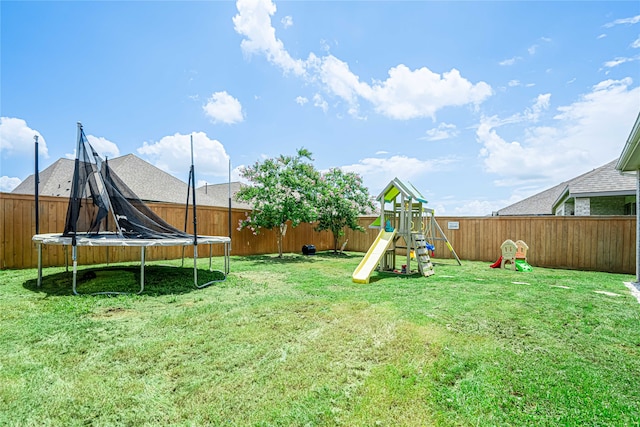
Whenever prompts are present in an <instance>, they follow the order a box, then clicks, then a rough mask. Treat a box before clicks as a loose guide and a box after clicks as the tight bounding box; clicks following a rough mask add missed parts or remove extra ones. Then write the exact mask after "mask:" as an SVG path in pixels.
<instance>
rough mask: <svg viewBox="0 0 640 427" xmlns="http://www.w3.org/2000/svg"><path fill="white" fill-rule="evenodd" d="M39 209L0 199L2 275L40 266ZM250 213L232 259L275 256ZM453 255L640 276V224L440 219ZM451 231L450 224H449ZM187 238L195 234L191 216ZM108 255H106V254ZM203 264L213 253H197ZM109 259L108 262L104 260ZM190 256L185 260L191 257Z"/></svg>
mask: <svg viewBox="0 0 640 427" xmlns="http://www.w3.org/2000/svg"><path fill="white" fill-rule="evenodd" d="M67 204H68V199H67V198H60V197H47V196H42V197H40V233H60V232H62V230H63V228H64V223H65V219H66V212H67ZM34 207H35V203H34V200H33V196H30V195H18V194H11V193H0V215H1V217H0V220H1V224H0V232H1V233H2V237H1V245H0V261H1V267H2V268H3V269H4V268H30V267H35V266H36V265H37V254H36V247H35V245H34V244H33V243H32V241H31V237H32V236H33V234H34V233H35V219H34V217H35V213H34ZM149 207H150V208H151V209H152V210H154V211H155V212H156V213H157V214H158V215H160V217H162V218H163V219H165V220H166V221H167V222H168V223H170V224H172V225H173V226H175V227H177V228H179V229H183V228H184V222H185V210H184V206H183V205H175V204H169V203H150V204H149ZM197 214H198V234H204V235H217V236H227V235H228V233H229V230H228V210H227V209H226V208H222V207H211V206H198V211H197ZM244 216H245V211H243V210H239V209H234V210H232V221H231V224H232V232H231V242H232V243H231V248H232V249H231V254H232V255H254V254H267V253H276V252H277V251H278V247H277V242H276V237H275V233H274V232H272V231H270V230H264V231H262V232H261V233H260V234H259V235H257V236H256V235H253V234H252V233H251V231H249V230H242V231H238V230H237V227H238V222H239V220H241V219H243V218H244ZM373 220H374V218H371V217H363V218H361V219H360V224H361V225H362V226H363V227H364V228H365V229H366V231H365V232H364V233H361V232H354V231H351V230H347V232H346V235H345V237H344V238H343V239H342V241H344V239H349V242H348V244H347V246H346V250H348V251H358V252H366V251H367V250H368V249H369V246H370V245H371V243H372V242H373V241H374V239H375V237H376V236H377V234H378V230H377V229H370V228H368V226H369V224H371V222H373ZM437 221H438V224H439V225H440V227H442V229H443V231H444V232H445V234H446V235H447V238H448V239H449V241H450V242H451V244H452V246H453V248H454V249H455V251H456V253H457V254H458V256H459V257H460V259H462V260H474V261H486V262H493V261H495V260H497V259H498V257H499V256H500V245H501V244H502V242H503V241H504V240H506V239H512V240H514V241H515V240H518V239H520V240H524V241H525V242H526V243H527V244H528V245H529V253H528V259H529V263H530V264H531V265H533V266H534V267H535V266H539V267H551V268H567V269H576V270H593V271H608V272H613V273H627V274H634V273H635V250H636V249H635V248H636V239H635V227H636V218H635V216H598V217H556V216H540V217H438V218H437ZM450 223H451V224H450ZM187 224H188V227H187V231H189V232H191V231H192V229H193V224H192V216H191V211H190V212H189V216H188V219H187ZM432 243H433V244H434V245H435V247H436V250H435V260H436V261H437V260H438V258H443V259H451V258H452V256H451V254H450V252H449V250H448V249H447V247H446V246H445V244H444V242H441V241H435V242H432ZM306 244H313V245H315V247H316V249H317V250H318V251H323V250H328V249H332V248H333V236H332V234H331V233H329V232H316V231H314V230H313V226H312V225H310V224H301V225H300V226H298V227H296V228H292V227H289V229H288V231H287V234H286V236H285V239H284V242H283V251H284V252H298V253H299V252H301V249H302V246H303V245H306ZM216 246H218V245H214V251H215V252H214V254H215V255H222V250H223V248H222V246H221V245H220V246H219V247H216ZM107 251H108V252H107ZM198 251H199V254H200V255H201V256H203V255H204V254H208V249H207V248H206V247H202V248H199V249H198ZM107 254H108V255H107ZM192 254H193V252H192V248H187V251H186V255H187V256H192ZM78 256H79V259H78V262H79V263H80V264H81V265H82V264H85V265H86V264H95V263H104V262H106V261H107V257H108V259H109V261H110V262H118V261H137V260H139V257H140V250H139V249H138V248H108V249H106V248H104V247H102V248H85V247H83V248H81V250H79V254H78ZM181 256H182V248H181V247H162V248H155V247H152V248H148V249H147V256H146V258H147V259H148V260H160V259H176V258H180V257H181ZM64 257H65V254H64V251H63V249H62V247H60V246H44V250H43V265H45V266H60V265H64V264H65V258H64Z"/></svg>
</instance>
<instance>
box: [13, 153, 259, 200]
mask: <svg viewBox="0 0 640 427" xmlns="http://www.w3.org/2000/svg"><path fill="white" fill-rule="evenodd" d="M108 161H109V166H110V167H111V168H112V169H113V171H114V172H115V173H116V174H117V175H118V176H119V177H120V179H122V180H123V181H124V182H125V183H126V184H127V185H128V186H129V188H131V190H132V191H133V192H134V193H135V194H136V195H137V196H138V197H140V199H141V200H144V201H146V202H167V203H179V204H185V203H186V201H187V183H185V182H184V181H182V180H180V179H178V178H176V177H175V176H173V175H171V174H169V173H167V172H165V171H163V170H162V169H159V168H157V167H155V166H153V165H152V164H151V163H148V162H146V161H144V160H142V159H141V158H139V157H137V156H136V155H134V154H127V155H125V156H121V157H116V158H114V159H109V160H108ZM74 162H75V161H74V160H71V159H58V160H56V161H55V162H54V163H53V164H52V165H51V166H49V167H48V168H46V169H44V170H43V171H41V172H40V184H39V186H38V192H39V194H40V195H44V196H56V197H69V196H70V194H71V180H72V178H73V169H74ZM34 182H35V177H34V175H30V176H28V177H27V178H26V179H25V180H24V181H22V182H21V183H20V184H19V185H18V186H17V187H16V188H15V189H14V190H13V191H12V193H17V194H33V192H34V189H35V185H34ZM240 185H241V184H240V183H239V182H235V183H231V190H232V194H235V193H236V192H237V191H238V190H239V189H240ZM189 202H191V200H189ZM196 202H197V203H198V205H203V206H224V207H228V206H229V184H228V183H225V184H215V185H211V184H209V185H207V189H204V187H201V188H199V189H196ZM231 203H232V204H231V206H232V207H233V208H241V209H248V208H249V205H247V204H245V203H239V202H236V201H235V200H234V198H233V197H232V202H231Z"/></svg>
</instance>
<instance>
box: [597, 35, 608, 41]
mask: <svg viewBox="0 0 640 427" xmlns="http://www.w3.org/2000/svg"><path fill="white" fill-rule="evenodd" d="M605 37H607V35H606V34H600V35H599V36H598V37H596V39H598V40H600V39H603V38H605Z"/></svg>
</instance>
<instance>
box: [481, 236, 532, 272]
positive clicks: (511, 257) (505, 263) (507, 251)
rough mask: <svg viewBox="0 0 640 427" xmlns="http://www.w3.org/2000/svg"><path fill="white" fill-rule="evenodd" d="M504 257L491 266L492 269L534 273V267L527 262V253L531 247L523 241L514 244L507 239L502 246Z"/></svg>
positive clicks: (501, 256)
mask: <svg viewBox="0 0 640 427" xmlns="http://www.w3.org/2000/svg"><path fill="white" fill-rule="evenodd" d="M500 250H501V251H502V255H500V258H498V260H497V261H496V262H494V263H493V264H491V265H490V267H491V268H508V269H510V270H514V271H515V270H517V271H533V267H531V266H530V265H529V263H528V262H527V251H528V250H529V246H527V244H526V243H525V242H523V241H522V240H518V241H516V242H514V241H513V240H511V239H507V240H505V241H504V242H502V245H500Z"/></svg>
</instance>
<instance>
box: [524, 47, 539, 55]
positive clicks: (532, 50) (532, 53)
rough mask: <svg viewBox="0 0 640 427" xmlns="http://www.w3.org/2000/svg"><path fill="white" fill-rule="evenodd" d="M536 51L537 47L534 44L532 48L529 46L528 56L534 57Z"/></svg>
mask: <svg viewBox="0 0 640 427" xmlns="http://www.w3.org/2000/svg"><path fill="white" fill-rule="evenodd" d="M537 50H538V45H537V44H534V45H532V46H529V49H527V52H529V55H535V54H536V51H537Z"/></svg>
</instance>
